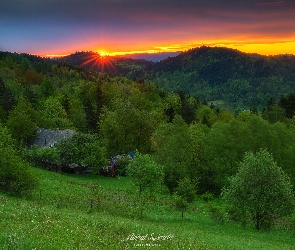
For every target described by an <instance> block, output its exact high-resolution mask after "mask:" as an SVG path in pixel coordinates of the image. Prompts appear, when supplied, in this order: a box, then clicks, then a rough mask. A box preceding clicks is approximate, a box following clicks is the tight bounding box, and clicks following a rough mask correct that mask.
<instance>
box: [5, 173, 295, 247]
mask: <svg viewBox="0 0 295 250" xmlns="http://www.w3.org/2000/svg"><path fill="white" fill-rule="evenodd" d="M31 171H33V173H34V174H35V175H36V176H37V177H38V179H39V181H40V185H39V188H38V189H36V190H35V191H34V192H33V193H32V194H31V195H30V196H29V197H27V198H17V197H12V196H9V195H7V194H5V193H0V216H1V220H0V249H1V250H2V249H3V250H4V249H5V250H6V249H13V250H14V249H20V250H29V249H46V250H47V249H49V250H50V249H52V250H53V249H56V250H62V249H64V250H70V249H77V250H80V249H81V250H83V249H85V250H86V249H89V250H90V249H91V250H93V249H94V250H95V249H235V250H236V249H251V250H253V249H263V250H267V249H269V250H274V249H280V250H282V249H295V233H294V231H292V230H287V228H286V227H284V225H281V226H277V227H275V228H274V229H272V230H271V231H257V230H255V228H254V226H253V224H251V223H250V222H249V223H248V224H246V225H244V226H242V225H241V224H239V223H237V222H233V221H232V220H230V219H229V216H228V215H227V214H226V212H225V211H226V209H225V204H224V203H223V201H221V200H219V199H212V200H210V201H206V200H205V199H203V198H202V197H199V198H198V199H197V200H196V201H195V202H194V203H193V204H192V205H191V206H190V208H189V209H188V210H187V211H186V212H185V213H184V218H183V219H182V217H181V212H180V211H177V210H176V209H175V208H174V206H173V203H172V201H171V198H170V196H169V195H168V194H167V193H166V191H165V190H164V189H163V190H159V192H158V193H157V194H155V193H147V194H145V195H144V200H143V201H142V203H139V199H138V192H137V190H136V188H135V187H133V186H132V182H131V180H130V179H129V178H128V177H120V178H118V177H117V178H109V177H102V176H98V175H94V174H84V175H66V174H59V173H54V172H49V171H46V170H42V169H38V168H31ZM212 208H214V209H212ZM141 209H143V211H142V215H141Z"/></svg>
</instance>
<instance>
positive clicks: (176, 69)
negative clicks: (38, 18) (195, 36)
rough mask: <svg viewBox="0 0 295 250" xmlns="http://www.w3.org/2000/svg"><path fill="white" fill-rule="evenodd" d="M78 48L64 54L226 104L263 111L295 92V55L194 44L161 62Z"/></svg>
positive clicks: (112, 72)
mask: <svg viewBox="0 0 295 250" xmlns="http://www.w3.org/2000/svg"><path fill="white" fill-rule="evenodd" d="M98 56H99V55H98V54H96V53H93V52H77V53H74V54H72V55H70V56H67V57H63V58H60V59H58V61H61V62H66V63H69V64H72V65H75V66H82V67H84V68H87V69H92V70H96V71H98V72H102V69H103V70H104V71H105V72H107V73H108V74H110V75H112V76H125V77H128V78H129V79H131V80H134V79H137V80H138V81H140V80H141V81H143V80H148V81H151V82H153V83H155V84H156V85H157V86H160V87H162V88H163V89H165V90H166V91H169V92H171V91H173V92H179V91H184V93H185V94H187V95H191V96H195V97H197V98H198V99H200V100H206V101H207V102H212V101H218V103H219V105H221V106H222V107H223V108H228V109H231V110H233V111H234V110H235V109H236V108H243V109H249V108H251V107H256V108H258V110H260V111H262V110H263V108H264V107H265V105H266V103H267V101H268V100H269V99H270V98H274V100H275V101H278V100H279V99H280V98H281V97H282V96H283V95H286V94H289V93H290V92H294V91H295V89H294V79H295V70H294V65H295V56H294V55H288V54H284V55H276V56H262V55H258V54H249V53H242V52H240V51H238V50H233V49H229V48H220V47H206V46H202V47H199V48H194V49H190V50H188V51H185V52H182V53H180V54H179V55H178V56H175V57H168V58H167V59H164V60H161V61H159V62H150V61H146V60H134V59H131V58H123V57H101V58H100V59H99V60H97V57H98Z"/></svg>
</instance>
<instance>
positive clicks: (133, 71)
mask: <svg viewBox="0 0 295 250" xmlns="http://www.w3.org/2000/svg"><path fill="white" fill-rule="evenodd" d="M55 60H56V61H58V62H63V63H67V64H70V65H74V66H80V67H83V68H86V69H89V70H95V71H98V72H104V73H107V74H109V75H112V76H118V75H120V76H127V77H130V78H132V77H136V76H139V75H142V73H143V72H144V71H146V68H147V67H150V66H151V65H152V64H153V62H151V61H147V60H144V59H132V58H128V57H122V56H101V55H100V54H99V53H96V52H91V51H90V52H76V53H74V54H71V55H68V56H64V57H60V58H56V59H55Z"/></svg>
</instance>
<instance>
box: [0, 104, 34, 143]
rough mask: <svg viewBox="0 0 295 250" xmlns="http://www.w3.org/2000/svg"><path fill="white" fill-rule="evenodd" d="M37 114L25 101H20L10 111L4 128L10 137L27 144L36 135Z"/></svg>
mask: <svg viewBox="0 0 295 250" xmlns="http://www.w3.org/2000/svg"><path fill="white" fill-rule="evenodd" d="M36 117H37V112H36V111H35V110H34V108H33V107H32V105H31V104H30V103H29V102H27V101H26V100H20V101H19V102H18V104H17V105H16V107H15V108H14V109H13V110H12V111H11V113H10V115H9V118H8V120H7V123H6V126H7V128H8V129H9V131H10V133H11V135H12V137H13V138H14V139H17V140H19V141H22V142H24V143H28V142H29V141H30V140H31V139H32V138H33V137H34V136H35V133H36V128H37V124H36V122H35V121H36Z"/></svg>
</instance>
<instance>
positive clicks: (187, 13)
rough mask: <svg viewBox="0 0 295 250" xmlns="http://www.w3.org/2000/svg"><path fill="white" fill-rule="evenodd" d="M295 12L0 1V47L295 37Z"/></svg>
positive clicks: (199, 1)
mask: <svg viewBox="0 0 295 250" xmlns="http://www.w3.org/2000/svg"><path fill="white" fill-rule="evenodd" d="M294 13H295V1H293V0H273V1H272V0H258V1H257V0H248V1H243V0H241V1H239V0H223V1H220V0H211V1H210V0H181V1H180V0H1V7H0V45H1V46H2V48H3V47H4V48H6V47H7V49H8V50H9V49H10V50H13V49H15V48H16V47H17V46H19V47H21V48H27V47H30V44H34V47H39V46H40V47H42V46H41V45H39V44H43V45H44V46H46V47H47V48H49V47H53V46H54V45H53V44H54V42H56V46H59V45H58V43H60V44H63V46H64V44H70V43H71V41H75V42H76V44H82V43H83V39H82V38H81V37H83V38H84V40H85V42H86V40H87V39H88V40H87V43H90V45H92V44H95V41H98V42H101V43H103V42H105V43H107V42H108V43H109V44H115V42H116V43H117V44H123V43H125V44H126V43H128V41H130V43H131V41H132V42H133V40H134V39H137V40H138V43H140V42H141V43H143V42H144V41H151V42H154V43H155V42H156V41H157V40H158V42H159V44H163V43H167V42H168V41H171V42H175V43H178V42H180V41H181V40H183V42H184V43H186V42H191V41H192V40H198V39H205V38H206V37H207V38H208V39H209V38H210V39H213V38H214V37H220V36H222V35H223V36H234V35H236V34H239V35H240V34H244V35H246V34H248V35H252V36H263V35H265V36H276V35H280V34H284V35H293V36H294V27H295V17H294ZM128 39H129V40H128ZM131 39H133V40H131ZM49 40H51V41H52V42H51V43H52V45H50V42H48V41H49ZM18 41H19V42H18ZM45 42H46V43H45ZM47 42H48V43H47ZM98 42H97V43H98ZM18 44H19V45H18ZM12 45H14V47H12ZM90 45H89V46H90Z"/></svg>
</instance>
